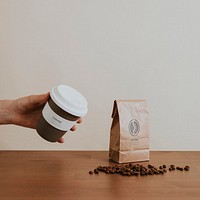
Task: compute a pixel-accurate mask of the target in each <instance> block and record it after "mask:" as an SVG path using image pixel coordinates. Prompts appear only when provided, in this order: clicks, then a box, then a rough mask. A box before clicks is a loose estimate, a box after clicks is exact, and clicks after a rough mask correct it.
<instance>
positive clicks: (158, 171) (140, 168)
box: [89, 163, 190, 176]
mask: <svg viewBox="0 0 200 200" xmlns="http://www.w3.org/2000/svg"><path fill="white" fill-rule="evenodd" d="M175 169H177V170H179V171H183V170H185V171H189V169H190V167H189V166H187V165H186V166H185V167H184V168H183V167H178V166H177V167H175V165H170V166H169V168H168V171H174V170H175ZM99 172H103V173H106V174H120V175H122V176H139V175H140V176H148V175H149V176H152V175H154V174H155V175H163V174H165V173H166V172H167V166H166V165H160V166H159V167H155V166H153V165H151V164H148V165H147V166H144V165H141V164H133V163H129V164H116V165H114V166H98V167H97V168H96V169H94V170H93V171H89V174H94V173H95V174H99Z"/></svg>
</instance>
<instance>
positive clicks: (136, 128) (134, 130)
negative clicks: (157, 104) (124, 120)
mask: <svg viewBox="0 0 200 200" xmlns="http://www.w3.org/2000/svg"><path fill="white" fill-rule="evenodd" d="M128 130H129V133H130V134H131V135H132V136H136V135H138V133H139V132H140V124H139V122H138V121H137V120H136V119H132V120H131V121H130V122H129V125H128Z"/></svg>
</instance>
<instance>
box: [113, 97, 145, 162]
mask: <svg viewBox="0 0 200 200" xmlns="http://www.w3.org/2000/svg"><path fill="white" fill-rule="evenodd" d="M112 118H113V121H112V126H111V131H110V147H109V158H110V159H111V160H113V161H115V162H117V163H127V162H138V161H146V160H149V119H148V110H147V104H146V101H145V100H130V101H129V100H116V101H114V106H113V112H112Z"/></svg>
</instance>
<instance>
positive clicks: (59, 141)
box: [58, 118, 83, 143]
mask: <svg viewBox="0 0 200 200" xmlns="http://www.w3.org/2000/svg"><path fill="white" fill-rule="evenodd" d="M82 121H83V120H82V118H79V119H78V120H77V123H78V124H80V123H81V122H82ZM76 129H77V128H76V125H74V126H73V127H72V128H71V129H70V130H71V131H75V130H76ZM64 142H65V141H64V138H60V139H59V140H58V143H64Z"/></svg>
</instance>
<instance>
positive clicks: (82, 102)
mask: <svg viewBox="0 0 200 200" xmlns="http://www.w3.org/2000/svg"><path fill="white" fill-rule="evenodd" d="M50 96H51V98H52V100H53V101H54V103H55V104H56V105H58V106H59V107H60V108H62V109H63V110H64V111H66V112H68V113H70V114H72V115H75V116H78V117H83V116H84V115H86V114H87V111H88V108H87V101H86V99H85V97H84V96H83V95H82V94H81V93H80V92H78V91H77V90H75V89H73V88H72V87H70V86H67V85H58V86H57V87H54V88H53V89H52V90H51V92H50Z"/></svg>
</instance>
